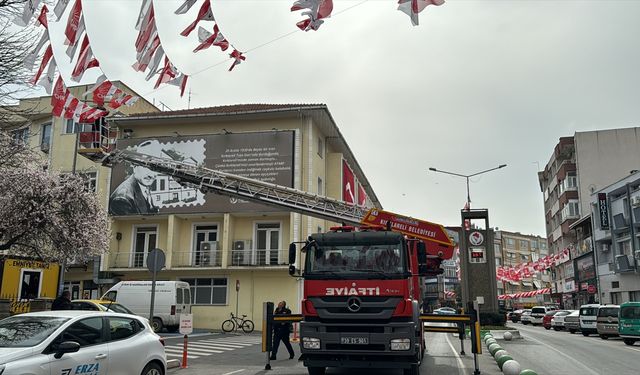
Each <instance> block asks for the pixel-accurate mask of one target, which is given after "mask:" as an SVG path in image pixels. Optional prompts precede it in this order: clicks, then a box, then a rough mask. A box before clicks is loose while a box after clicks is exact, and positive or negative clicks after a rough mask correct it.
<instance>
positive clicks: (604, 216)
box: [598, 193, 609, 230]
mask: <svg viewBox="0 0 640 375" xmlns="http://www.w3.org/2000/svg"><path fill="white" fill-rule="evenodd" d="M598 212H599V213H600V229H602V230H609V205H608V204H607V194H605V193H598Z"/></svg>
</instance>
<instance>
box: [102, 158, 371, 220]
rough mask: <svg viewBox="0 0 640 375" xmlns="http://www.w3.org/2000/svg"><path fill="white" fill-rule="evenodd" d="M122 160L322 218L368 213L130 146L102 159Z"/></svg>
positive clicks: (208, 189)
mask: <svg viewBox="0 0 640 375" xmlns="http://www.w3.org/2000/svg"><path fill="white" fill-rule="evenodd" d="M123 161H126V162H129V163H132V164H134V165H139V166H144V167H146V168H149V169H151V170H153V171H155V172H159V173H162V174H165V175H168V176H171V177H173V179H175V180H176V182H178V183H180V184H184V185H187V186H192V187H196V188H198V189H200V190H201V191H202V192H203V193H207V192H213V193H217V194H222V195H227V196H231V197H237V198H243V199H246V200H249V201H253V202H257V203H263V204H267V205H270V206H275V207H286V208H288V209H289V210H290V211H293V212H298V213H301V214H305V215H309V216H313V217H316V218H319V219H324V220H329V221H334V222H338V223H340V222H343V223H350V224H360V221H361V220H362V218H363V217H364V216H365V214H366V213H367V209H366V208H364V207H360V206H358V205H355V204H349V203H345V202H341V201H339V200H336V199H332V198H328V197H324V196H319V195H315V194H311V193H307V192H305V191H301V190H297V189H292V188H289V187H286V186H280V185H276V184H272V183H268V182H263V181H260V180H255V179H252V178H247V177H242V176H238V175H234V174H230V173H225V172H221V171H216V170H213V169H208V168H205V167H201V166H194V165H191V164H186V163H182V162H179V161H175V160H172V159H167V158H160V157H155V156H151V155H145V154H141V153H137V152H134V151H129V150H116V151H113V152H111V153H109V154H107V155H106V156H105V157H104V158H103V159H102V164H103V165H105V166H108V167H111V166H113V165H114V164H117V163H120V162H123Z"/></svg>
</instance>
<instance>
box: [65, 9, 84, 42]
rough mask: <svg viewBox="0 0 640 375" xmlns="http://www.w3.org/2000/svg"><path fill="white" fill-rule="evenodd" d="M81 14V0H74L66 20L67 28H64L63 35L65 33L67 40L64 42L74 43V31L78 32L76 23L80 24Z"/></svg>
mask: <svg viewBox="0 0 640 375" xmlns="http://www.w3.org/2000/svg"><path fill="white" fill-rule="evenodd" d="M81 16H82V2H81V1H80V0H76V2H75V3H73V8H71V13H70V14H69V20H68V21H67V28H66V29H65V30H64V35H66V37H67V40H66V41H65V42H64V44H68V45H74V44H75V40H76V39H77V38H76V33H77V32H78V25H79V24H80V17H81Z"/></svg>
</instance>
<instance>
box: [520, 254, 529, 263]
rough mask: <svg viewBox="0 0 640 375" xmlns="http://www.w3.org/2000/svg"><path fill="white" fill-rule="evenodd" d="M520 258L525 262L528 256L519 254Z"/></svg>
mask: <svg viewBox="0 0 640 375" xmlns="http://www.w3.org/2000/svg"><path fill="white" fill-rule="evenodd" d="M520 259H521V260H523V261H525V262H526V261H528V260H529V256H528V255H525V254H520Z"/></svg>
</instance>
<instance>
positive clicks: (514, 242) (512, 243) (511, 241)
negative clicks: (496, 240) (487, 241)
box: [507, 238, 516, 247]
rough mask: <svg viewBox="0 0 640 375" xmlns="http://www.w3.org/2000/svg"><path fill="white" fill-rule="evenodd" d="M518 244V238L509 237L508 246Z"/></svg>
mask: <svg viewBox="0 0 640 375" xmlns="http://www.w3.org/2000/svg"><path fill="white" fill-rule="evenodd" d="M515 245H516V240H514V239H513V238H507V246H511V247H513V246H515Z"/></svg>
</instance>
